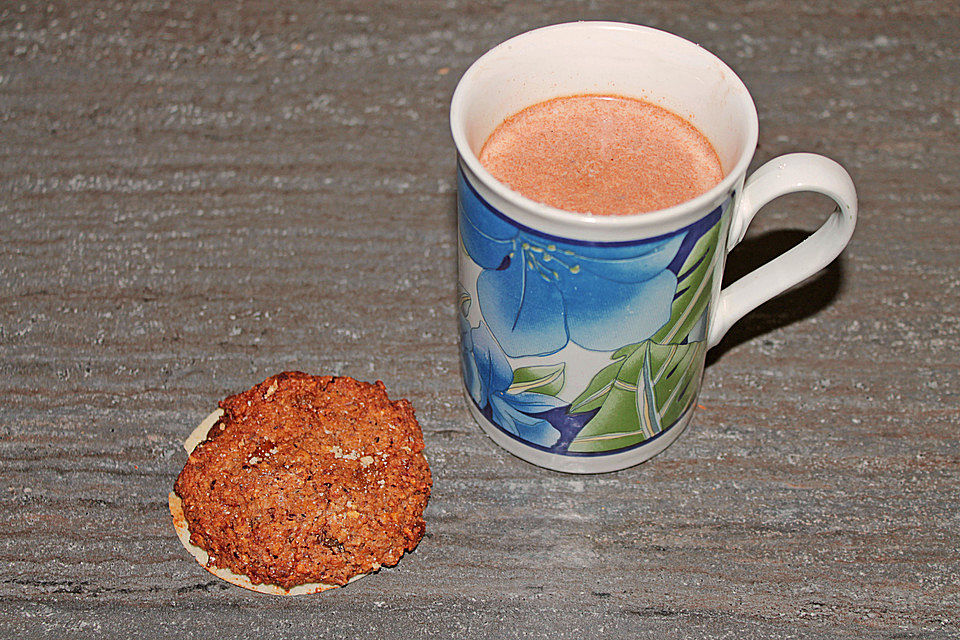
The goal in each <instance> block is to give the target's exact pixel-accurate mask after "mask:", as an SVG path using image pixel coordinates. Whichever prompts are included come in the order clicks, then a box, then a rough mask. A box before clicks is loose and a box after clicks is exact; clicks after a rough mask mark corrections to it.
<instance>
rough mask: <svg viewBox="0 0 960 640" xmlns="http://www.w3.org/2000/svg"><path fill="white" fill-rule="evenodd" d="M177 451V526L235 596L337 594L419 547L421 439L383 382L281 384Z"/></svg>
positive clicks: (246, 396) (291, 380)
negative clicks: (239, 591)
mask: <svg viewBox="0 0 960 640" xmlns="http://www.w3.org/2000/svg"><path fill="white" fill-rule="evenodd" d="M204 432H205V433H204ZM184 446H185V447H186V448H187V450H188V452H189V453H190V456H189V458H188V460H187V463H186V465H185V466H184V468H183V470H182V471H181V472H180V475H179V477H178V478H177V481H176V483H175V485H174V491H173V493H171V494H170V510H171V513H172V514H173V517H174V525H175V527H176V528H177V532H178V535H179V536H180V538H181V541H182V542H184V546H185V547H186V548H187V549H188V550H189V551H190V552H191V553H192V554H193V555H194V557H196V558H197V560H198V561H199V562H200V563H201V564H202V565H203V566H204V567H206V568H207V569H208V570H210V571H211V572H212V573H214V574H215V575H218V576H219V577H221V578H224V579H226V580H228V581H230V582H232V583H234V584H237V585H238V586H242V587H246V588H248V589H250V588H252V589H254V590H256V591H261V592H265V593H280V594H289V595H296V594H300V593H313V592H317V591H322V590H324V589H329V588H333V587H336V586H342V585H345V584H347V582H349V581H350V580H352V579H355V578H356V577H359V576H362V575H364V574H367V573H370V572H372V571H376V570H378V569H379V568H380V567H381V566H393V565H395V564H396V563H397V562H398V561H399V560H400V557H401V556H402V555H403V553H404V552H406V551H411V550H413V549H414V548H415V547H416V546H417V544H418V543H419V541H420V539H421V538H422V537H423V533H424V530H425V523H424V520H423V511H424V509H425V507H426V505H427V500H428V499H429V497H430V488H431V484H432V481H431V475H430V468H429V466H428V464H427V461H426V459H425V458H424V456H423V453H422V451H423V435H422V433H421V430H420V426H419V424H418V423H417V421H416V418H415V417H414V413H413V408H412V407H411V406H410V403H409V402H407V401H406V400H397V401H391V400H390V399H389V398H388V397H387V393H386V390H385V388H384V386H383V383H381V382H379V381H378V382H376V383H374V384H369V383H365V382H358V381H356V380H353V379H352V378H346V377H331V376H312V375H308V374H305V373H300V372H285V373H281V374H279V375H276V376H273V377H271V378H268V379H267V380H265V381H264V382H262V383H261V384H259V385H257V386H255V387H253V388H252V389H250V390H249V391H245V392H243V393H240V394H237V395H235V396H231V397H229V398H227V399H225V400H223V401H222V402H221V403H220V410H219V411H218V412H214V413H213V414H211V416H210V417H208V419H207V420H205V421H204V422H203V423H201V425H200V426H199V427H198V428H197V430H196V431H195V432H194V434H193V435H191V437H190V438H189V439H188V440H187V442H186V443H185V445H184Z"/></svg>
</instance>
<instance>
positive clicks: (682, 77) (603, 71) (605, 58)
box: [452, 22, 757, 175]
mask: <svg viewBox="0 0 960 640" xmlns="http://www.w3.org/2000/svg"><path fill="white" fill-rule="evenodd" d="M457 94H458V95H455V96H454V115H455V117H454V121H453V122H452V125H453V127H454V129H455V130H456V128H457V127H461V130H460V132H461V133H462V135H463V139H464V140H465V141H466V143H467V145H468V146H469V147H470V151H472V152H473V154H474V155H475V156H479V154H480V150H481V148H482V147H483V144H484V142H486V140H487V138H488V137H489V136H490V134H491V133H492V132H493V130H494V129H495V128H496V127H497V126H498V125H499V124H500V123H501V122H503V121H504V120H505V119H506V118H508V117H509V116H511V115H513V114H515V113H517V112H518V111H521V110H522V109H524V108H526V107H528V106H531V105H533V104H536V103H538V102H543V101H545V100H550V99H552V98H557V97H562V96H571V95H577V94H614V95H621V96H626V97H631V98H639V99H641V100H646V101H648V102H652V103H654V104H657V105H659V106H661V107H663V108H665V109H668V110H669V111H672V112H673V113H675V114H677V115H679V116H681V117H683V118H684V119H686V120H687V121H689V122H691V123H692V124H693V125H694V126H695V127H697V129H699V130H700V131H701V132H702V133H703V134H704V135H705V136H706V137H707V138H708V139H709V140H710V142H711V143H712V144H713V146H714V149H715V150H716V152H717V155H718V156H719V158H720V163H721V166H722V168H723V172H724V175H729V174H730V173H731V172H732V171H733V170H734V168H735V167H736V166H737V165H738V164H740V163H741V162H744V164H745V156H746V158H749V156H750V155H752V154H753V151H754V149H753V147H754V145H755V144H756V129H757V115H756V108H755V107H754V104H753V100H752V99H751V98H750V95H749V93H748V92H747V90H746V87H744V85H743V83H742V82H741V81H740V79H739V78H738V77H737V76H736V75H735V74H734V73H733V71H731V70H730V68H729V67H727V66H726V65H725V64H724V63H723V62H721V61H720V60H719V59H718V58H716V57H715V56H714V55H713V54H711V53H709V52H708V51H706V50H705V49H703V48H702V47H700V46H698V45H696V44H693V43H692V42H689V41H687V40H684V39H683V38H680V37H678V36H674V35H672V34H669V33H666V32H663V31H658V30H656V29H650V28H647V27H639V26H635V25H624V24H617V23H591V22H580V23H570V24H564V25H556V26H553V27H547V28H543V29H538V30H535V31H531V32H528V33H525V34H523V35H521V36H518V37H516V38H513V39H512V40H508V41H507V42H505V43H503V44H501V45H500V46H498V47H496V48H494V49H492V50H490V51H489V52H488V53H487V54H485V55H484V56H482V57H481V58H480V59H479V60H477V62H476V63H475V64H474V65H473V66H472V67H471V68H470V69H469V70H468V71H467V73H466V74H464V77H463V79H462V80H461V81H460V86H459V87H458V89H457ZM458 110H459V113H457V112H458ZM463 151H464V150H463V149H461V152H463Z"/></svg>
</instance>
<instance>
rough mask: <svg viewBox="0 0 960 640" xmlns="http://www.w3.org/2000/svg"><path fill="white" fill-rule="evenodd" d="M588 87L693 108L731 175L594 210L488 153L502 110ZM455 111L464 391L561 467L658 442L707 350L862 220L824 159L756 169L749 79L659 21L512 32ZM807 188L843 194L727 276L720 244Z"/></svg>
mask: <svg viewBox="0 0 960 640" xmlns="http://www.w3.org/2000/svg"><path fill="white" fill-rule="evenodd" d="M579 94H608V95H609V94H614V95H621V96H626V97H632V98H639V99H642V100H645V101H648V102H652V103H655V104H657V105H659V106H661V107H664V108H666V109H668V110H670V111H672V112H674V113H676V114H679V115H682V116H683V117H684V118H686V119H687V120H689V121H690V122H691V123H692V124H693V125H694V126H696V127H697V128H698V129H699V130H700V131H701V132H702V133H703V134H704V135H705V136H706V137H707V138H708V139H709V140H710V142H711V143H712V144H713V147H714V148H715V150H716V152H717V155H718V156H719V159H720V162H721V165H722V168H723V172H724V178H723V180H722V181H721V182H720V183H719V184H717V185H716V186H715V187H713V188H712V189H710V190H709V191H707V192H706V193H704V194H702V195H700V196H698V197H696V198H694V199H692V200H689V201H687V202H684V203H682V204H680V205H677V206H674V207H670V208H668V209H663V210H660V211H655V212H651V213H642V214H633V215H619V216H593V215H586V214H581V213H573V212H568V211H562V210H559V209H555V208H553V207H550V206H548V205H545V204H542V203H539V202H535V201H533V200H530V199H527V198H525V197H524V196H522V195H520V194H519V193H517V192H515V191H513V190H511V189H510V188H508V187H507V186H505V185H504V184H502V183H500V182H498V181H497V180H496V179H495V178H494V177H493V176H492V175H491V174H490V173H489V172H488V171H487V170H486V169H484V167H483V166H482V165H481V164H480V161H479V159H478V156H479V152H480V149H481V147H482V146H483V143H484V142H485V141H486V139H487V137H488V136H489V135H490V133H491V132H492V131H493V130H494V129H495V128H496V127H497V126H498V125H499V124H500V123H501V122H502V121H503V120H505V119H506V118H507V117H509V116H511V115H513V114H515V113H517V112H519V111H521V110H522V109H524V108H526V107H528V106H531V105H534V104H537V103H540V102H543V101H546V100H550V99H552V98H557V97H561V96H571V95H579ZM450 124H451V129H452V133H453V140H454V143H455V144H456V148H457V153H458V159H459V162H458V172H457V177H458V180H457V186H458V214H459V283H458V285H459V286H458V291H459V294H460V295H459V320H460V352H461V365H462V375H463V381H464V386H465V391H466V399H467V403H468V406H469V408H470V411H471V412H472V414H473V416H474V417H475V418H476V420H477V422H478V423H479V424H480V426H481V427H482V428H483V429H484V431H485V432H486V433H487V434H488V435H489V436H490V437H491V438H492V439H493V440H494V441H495V442H497V443H498V444H500V445H501V446H502V447H503V448H505V449H506V450H507V451H509V452H511V453H513V454H515V455H517V456H519V457H520V458H522V459H524V460H527V461H529V462H532V463H534V464H537V465H540V466H542V467H546V468H549V469H554V470H557V471H566V472H572V473H599V472H606V471H614V470H618V469H623V468H626V467H629V466H632V465H635V464H638V463H640V462H643V461H644V460H647V459H648V458H650V457H652V456H654V455H656V454H657V453H659V452H660V451H662V450H663V449H665V448H666V447H667V446H668V445H669V444H670V443H672V442H673V441H674V440H675V439H676V438H677V436H679V435H680V433H681V432H682V431H683V429H684V428H685V427H686V426H687V424H688V423H689V422H690V419H691V416H692V415H693V409H694V407H695V406H696V400H697V396H698V395H699V392H700V384H701V380H702V375H703V365H704V360H705V356H706V351H707V349H708V348H710V347H712V346H714V345H715V344H717V343H718V342H719V341H720V339H721V338H722V337H723V335H724V333H726V331H727V330H728V329H729V328H730V326H731V325H732V324H733V323H734V322H736V321H737V320H738V319H740V318H741V317H743V316H744V315H745V314H746V313H747V312H749V311H750V310H751V309H753V308H755V307H757V306H758V305H760V304H761V303H763V302H765V301H766V300H769V299H770V298H772V297H774V296H776V295H778V294H780V293H782V292H783V291H785V290H787V289H789V288H790V287H792V286H794V285H796V284H798V283H799V282H801V281H803V280H805V279H806V278H808V277H809V276H811V275H813V274H814V273H816V272H817V271H819V270H820V269H822V268H823V267H825V266H826V265H827V264H829V263H830V262H831V261H832V260H833V259H834V258H836V257H837V256H838V255H839V254H840V252H841V251H842V250H843V248H844V247H845V246H846V245H847V243H848V242H849V240H850V237H851V235H852V233H853V229H854V225H855V223H856V217H857V198H856V191H855V189H854V186H853V182H852V181H851V180H850V176H849V175H848V174H847V172H846V171H844V169H843V168H842V167H840V166H839V165H838V164H837V163H835V162H833V161H832V160H829V159H827V158H825V157H822V156H818V155H813V154H807V153H798V154H790V155H786V156H782V157H779V158H776V159H774V160H771V161H770V162H768V163H766V164H765V165H763V166H762V167H760V168H759V169H758V170H757V171H756V172H755V173H753V175H751V176H750V177H749V179H747V176H746V172H747V167H748V165H749V164H750V160H751V158H752V157H753V153H754V150H755V148H756V144H757V112H756V107H755V106H754V104H753V100H752V98H751V97H750V94H749V92H748V91H747V88H746V87H745V86H744V84H743V82H742V81H741V80H740V79H739V78H738V77H737V76H736V74H734V72H733V71H732V70H731V69H730V68H729V67H728V66H726V65H725V64H724V63H723V62H721V61H720V60H719V59H718V58H716V57H715V56H714V55H712V54H711V53H709V52H708V51H706V50H705V49H703V48H701V47H700V46H698V45H696V44H694V43H692V42H689V41H687V40H684V39H683V38H680V37H678V36H675V35H672V34H669V33H666V32H663V31H658V30H656V29H651V28H648V27H642V26H637V25H631V24H622V23H612V22H577V23H569V24H560V25H554V26H550V27H544V28H542V29H536V30H534V31H530V32H527V33H524V34H522V35H519V36H517V37H515V38H512V39H510V40H508V41H506V42H504V43H503V44H500V45H499V46H497V47H495V48H493V49H491V50H490V51H489V52H487V53H486V54H484V55H483V56H482V57H480V58H479V59H478V60H477V61H476V62H475V63H474V64H473V65H472V66H471V67H470V68H469V69H468V70H467V71H466V73H464V75H463V77H462V78H461V79H460V82H459V84H458V85H457V89H456V91H455V93H454V95H453V101H452V105H451V109H450ZM797 191H814V192H818V193H822V194H825V195H827V196H829V197H830V198H832V199H833V200H834V201H835V202H836V204H837V207H836V209H835V211H834V212H833V213H832V214H831V215H830V217H829V218H828V219H827V221H826V222H825V223H824V224H823V225H822V226H821V227H820V229H818V230H817V231H816V232H815V233H814V234H812V235H811V236H810V237H808V238H807V239H806V240H804V241H803V242H801V243H800V244H799V245H798V246H796V247H794V248H792V249H790V250H789V251H787V252H786V253H784V254H782V255H780V256H779V257H777V258H776V259H774V260H772V261H771V262H769V263H767V264H765V265H763V266H761V267H760V268H758V269H757V270H755V271H753V272H751V273H749V274H747V275H746V276H744V277H743V278H741V279H740V280H738V281H737V282H735V283H733V284H732V285H730V286H728V287H726V288H725V289H721V288H720V284H721V280H722V275H723V269H724V264H725V259H726V255H727V253H728V252H729V251H730V250H731V249H732V248H733V247H734V246H736V244H737V243H739V242H740V240H741V239H743V236H744V233H745V232H746V229H747V225H749V224H750V221H751V220H752V218H753V216H754V215H755V214H756V213H757V211H758V210H759V209H760V207H762V206H763V205H764V204H766V203H767V202H769V201H771V200H773V199H774V198H777V197H779V196H781V195H784V194H787V193H793V192H797ZM528 273H529V274H534V273H537V274H540V275H541V276H542V277H532V276H530V277H527V275H528Z"/></svg>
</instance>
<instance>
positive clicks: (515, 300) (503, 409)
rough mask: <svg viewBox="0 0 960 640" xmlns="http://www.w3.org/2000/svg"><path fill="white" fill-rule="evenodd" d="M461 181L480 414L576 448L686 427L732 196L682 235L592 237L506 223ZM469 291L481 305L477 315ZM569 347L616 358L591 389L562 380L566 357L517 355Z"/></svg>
mask: <svg viewBox="0 0 960 640" xmlns="http://www.w3.org/2000/svg"><path fill="white" fill-rule="evenodd" d="M458 187H459V189H458V192H459V206H458V212H459V221H458V223H459V230H460V243H461V245H460V246H461V251H462V252H463V253H464V254H465V257H466V258H468V259H469V260H470V261H472V262H473V263H474V264H475V265H476V267H478V271H479V273H478V275H477V276H476V281H475V282H471V283H469V284H471V285H473V286H469V287H468V286H466V284H467V283H463V282H462V283H461V290H460V314H459V319H460V353H461V366H462V369H463V377H464V383H465V385H466V387H467V391H468V393H469V395H470V398H471V399H472V401H473V402H474V403H475V404H476V406H477V407H478V408H479V409H480V411H481V413H483V415H484V416H485V417H486V418H487V419H488V420H489V421H490V422H491V423H493V424H494V425H496V426H497V427H498V428H499V429H501V430H502V431H504V432H505V433H508V434H510V435H511V436H513V437H514V438H517V439H519V440H521V441H523V442H525V443H527V444H530V445H532V446H535V447H537V448H541V449H543V450H547V451H551V452H555V453H562V454H567V455H596V454H603V453H611V452H613V451H621V450H624V449H627V448H632V447H635V446H638V445H640V444H643V443H644V442H646V441H648V440H649V439H650V438H653V437H656V436H657V435H658V434H659V433H662V432H663V431H665V430H666V429H668V428H669V427H670V426H672V425H673V424H676V422H678V421H679V420H680V418H682V417H683V415H684V414H685V413H686V412H687V410H688V409H689V407H690V405H691V403H692V402H693V399H694V398H695V397H696V392H697V391H698V388H699V384H700V374H701V372H702V367H703V359H704V353H705V351H706V347H705V344H704V342H703V340H704V332H705V315H706V307H707V303H708V301H709V298H710V294H711V287H712V279H713V274H714V272H715V271H716V269H715V266H716V260H717V256H718V255H719V252H718V251H717V244H718V238H719V230H720V226H721V214H722V212H723V210H725V207H726V206H727V205H728V204H729V202H730V200H728V201H727V203H725V204H724V205H722V206H721V207H718V208H717V209H716V210H715V211H713V212H711V213H710V214H709V215H707V216H706V217H704V218H703V219H702V220H700V221H698V222H696V223H694V224H692V225H690V226H688V227H686V228H684V229H680V230H678V231H676V232H674V233H670V234H666V235H663V236H659V237H656V238H651V239H645V240H641V241H635V242H617V243H595V242H578V241H572V240H565V239H560V238H554V237H551V236H548V235H545V234H541V233H539V232H537V231H534V230H532V229H527V228H525V227H523V226H521V225H518V224H517V223H515V222H512V221H510V220H508V219H506V218H505V217H503V216H502V215H501V214H499V213H498V212H497V211H495V210H494V209H493V208H492V207H491V206H490V205H489V204H487V203H486V202H485V201H484V200H483V199H482V198H481V197H480V196H479V195H478V194H477V193H476V192H475V191H474V190H473V188H472V186H470V185H469V183H467V181H466V179H465V177H464V176H463V174H462V172H460V171H458ZM475 271H476V269H475ZM462 277H463V276H462V275H461V278H462ZM468 291H475V294H476V297H477V300H476V303H477V304H478V306H479V320H476V319H475V320H474V322H473V324H471V322H470V321H469V320H468V316H470V309H471V305H472V304H473V303H474V301H473V300H472V299H471V294H470V293H468ZM476 315H477V314H474V317H475V318H476ZM571 344H572V345H576V346H577V347H578V348H582V349H586V350H589V351H591V352H604V353H607V352H608V353H609V360H608V364H607V365H605V366H602V367H600V368H599V370H598V371H597V372H596V373H595V374H593V375H592V377H591V378H590V380H589V382H588V383H586V384H584V385H582V386H583V388H582V389H566V388H565V387H564V380H565V379H567V378H571V376H570V375H569V374H570V373H571V372H570V371H568V370H567V367H568V365H569V363H568V362H565V361H564V360H563V359H561V360H560V361H559V362H552V363H551V364H548V365H531V364H526V366H516V367H514V365H513V364H512V363H518V362H519V363H528V362H531V359H533V358H537V357H543V356H551V355H553V354H557V356H563V353H566V351H563V350H564V349H565V347H568V346H569V345H571ZM548 359H549V358H548ZM573 377H574V378H575V377H576V376H573ZM561 395H563V396H564V397H566V398H567V400H561V399H560V396H561Z"/></svg>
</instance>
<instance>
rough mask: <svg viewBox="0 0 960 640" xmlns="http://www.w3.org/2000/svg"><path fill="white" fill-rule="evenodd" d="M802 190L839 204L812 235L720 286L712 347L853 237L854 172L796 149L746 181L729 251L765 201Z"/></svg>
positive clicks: (732, 224)
mask: <svg viewBox="0 0 960 640" xmlns="http://www.w3.org/2000/svg"><path fill="white" fill-rule="evenodd" d="M797 191H813V192H816V193H822V194H824V195H825V196H828V197H830V198H832V199H833V200H834V201H835V202H836V203H837V207H836V209H834V211H833V214H831V216H830V217H829V218H828V219H827V221H826V222H824V223H823V225H822V226H821V227H820V228H819V229H817V231H816V232H814V233H813V234H812V235H811V236H810V237H808V238H807V239H806V240H804V241H803V242H801V243H800V244H798V245H797V246H795V247H793V248H792V249H790V250H789V251H787V252H786V253H784V254H782V255H780V256H777V257H776V258H774V259H773V260H771V261H770V262H768V263H766V264H765V265H763V266H761V267H760V268H758V269H755V270H754V271H751V272H750V273H748V274H747V275H745V276H743V277H742V278H740V279H739V280H737V281H736V282H734V283H733V284H731V285H730V286H728V287H725V288H724V289H723V290H722V291H720V297H719V299H718V300H717V304H716V305H715V307H714V312H713V317H712V318H711V322H710V329H709V331H708V333H707V345H708V346H709V347H712V346H714V345H716V344H717V343H718V342H720V340H721V338H723V336H724V334H725V333H727V330H729V329H730V327H731V326H732V325H733V323H734V322H736V321H737V320H739V319H740V318H742V317H743V316H745V315H746V314H747V313H748V312H750V311H752V310H753V309H755V308H757V307H758V306H760V305H761V304H763V303H764V302H766V301H767V300H769V299H770V298H773V297H774V296H777V295H780V294H781V293H783V292H784V291H786V290H787V289H789V288H790V287H793V286H794V285H797V284H799V283H800V282H802V281H804V280H806V279H807V278H809V277H810V276H812V275H813V274H815V273H816V272H817V271H819V270H820V269H822V268H824V267H825V266H827V265H828V264H830V263H831V262H832V261H833V259H834V258H836V257H837V256H838V255H840V252H841V251H843V248H844V247H845V246H847V243H848V242H850V237H851V236H852V235H853V228H854V226H855V225H856V222H857V192H856V189H855V188H854V186H853V180H851V179H850V174H848V173H847V172H846V170H844V168H843V167H841V166H840V165H839V164H837V163H836V162H834V161H833V160H830V159H829V158H825V157H823V156H819V155H816V154H813V153H791V154H788V155H785V156H780V157H778V158H774V159H773V160H770V161H769V162H767V163H766V164H764V165H763V166H762V167H760V168H759V169H757V170H756V171H755V172H754V174H753V175H751V176H750V178H749V179H748V180H747V181H746V183H745V184H744V187H743V191H742V192H741V194H740V201H739V203H738V204H737V208H736V209H735V210H734V212H733V217H732V220H731V221H730V231H729V240H728V242H727V252H729V251H730V250H731V249H733V248H734V247H735V246H737V244H739V243H740V241H741V240H743V236H744V235H745V234H746V232H747V226H748V225H749V224H750V221H751V220H753V217H754V216H755V215H757V211H759V210H760V208H761V207H762V206H763V205H765V204H767V203H768V202H770V201H771V200H773V199H775V198H779V197H780V196H782V195H786V194H788V193H795V192H797Z"/></svg>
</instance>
